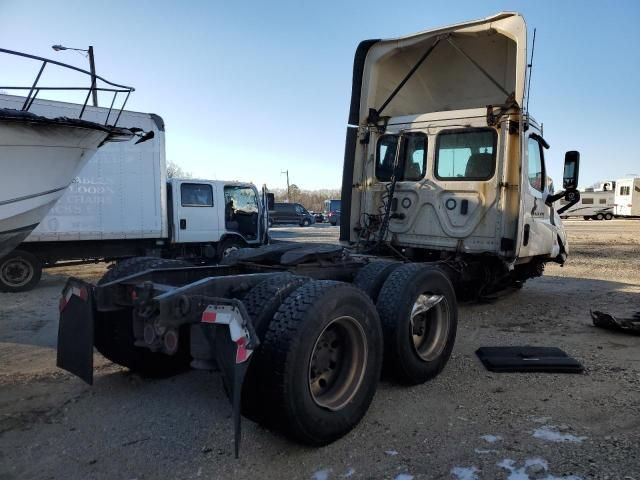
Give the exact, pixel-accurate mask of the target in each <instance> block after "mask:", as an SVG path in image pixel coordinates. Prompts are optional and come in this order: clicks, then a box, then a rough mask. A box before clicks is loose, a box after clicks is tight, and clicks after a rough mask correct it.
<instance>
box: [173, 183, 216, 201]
mask: <svg viewBox="0 0 640 480" xmlns="http://www.w3.org/2000/svg"><path fill="white" fill-rule="evenodd" d="M180 203H181V205H182V206H183V207H213V189H212V188H211V185H206V184H203V183H183V184H182V185H180Z"/></svg>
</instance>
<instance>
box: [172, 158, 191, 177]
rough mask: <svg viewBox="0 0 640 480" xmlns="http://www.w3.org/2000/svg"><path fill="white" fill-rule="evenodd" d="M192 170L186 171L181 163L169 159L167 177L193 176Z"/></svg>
mask: <svg viewBox="0 0 640 480" xmlns="http://www.w3.org/2000/svg"><path fill="white" fill-rule="evenodd" d="M192 176H193V175H192V174H191V172H186V171H184V170H183V169H182V167H181V166H180V165H178V164H177V163H175V162H172V161H171V160H169V161H168V162H167V178H191V177H192Z"/></svg>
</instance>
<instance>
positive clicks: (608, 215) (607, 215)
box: [604, 213, 613, 220]
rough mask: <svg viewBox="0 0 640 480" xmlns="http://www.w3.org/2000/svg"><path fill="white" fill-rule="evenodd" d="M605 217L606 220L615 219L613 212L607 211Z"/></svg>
mask: <svg viewBox="0 0 640 480" xmlns="http://www.w3.org/2000/svg"><path fill="white" fill-rule="evenodd" d="M604 219H605V220H611V219H613V213H605V214H604Z"/></svg>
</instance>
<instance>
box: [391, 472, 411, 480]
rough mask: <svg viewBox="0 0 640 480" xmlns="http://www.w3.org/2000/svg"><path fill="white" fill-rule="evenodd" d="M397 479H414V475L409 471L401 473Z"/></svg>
mask: <svg viewBox="0 0 640 480" xmlns="http://www.w3.org/2000/svg"><path fill="white" fill-rule="evenodd" d="M395 480H413V475H409V474H408V473H401V474H400V475H398V476H397V477H396V478H395Z"/></svg>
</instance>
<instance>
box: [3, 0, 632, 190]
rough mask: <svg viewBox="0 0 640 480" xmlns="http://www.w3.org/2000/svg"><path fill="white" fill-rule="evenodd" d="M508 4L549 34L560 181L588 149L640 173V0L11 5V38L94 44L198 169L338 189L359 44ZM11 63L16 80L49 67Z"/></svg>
mask: <svg viewBox="0 0 640 480" xmlns="http://www.w3.org/2000/svg"><path fill="white" fill-rule="evenodd" d="M502 10H509V11H519V12H520V13H522V14H523V15H524V16H525V20H526V21H527V24H528V27H529V30H530V34H531V33H532V32H533V27H536V28H537V40H536V48H535V59H534V71H533V77H532V79H533V80H532V94H531V103H530V109H531V112H532V114H533V116H534V117H536V118H537V119H538V120H539V121H541V122H543V123H544V134H545V138H546V139H547V141H548V142H549V143H550V144H551V150H550V152H549V154H548V157H547V159H548V170H549V171H550V172H551V174H552V176H553V177H554V178H555V179H556V184H558V183H560V178H561V167H562V162H563V158H564V152H565V151H566V150H574V149H575V150H579V151H580V152H581V153H582V164H581V172H580V173H581V182H580V183H581V185H590V184H592V183H594V182H596V181H598V180H604V179H615V178H618V177H622V176H624V175H626V174H629V173H636V174H638V175H640V153H639V152H640V147H639V146H638V142H640V127H639V126H638V121H637V117H636V115H638V111H639V107H640V92H639V88H638V86H639V85H640V54H639V53H638V52H639V51H640V28H638V25H640V1H635V0H630V1H626V2H623V1H610V2H604V1H601V2H589V1H549V2H545V1H535V2H534V1H530V2H521V1H482V2H479V1H476V0H474V1H461V0H456V1H451V0H448V1H425V0H419V1H406V0H405V1H403V2H389V1H373V0H372V1H367V2H364V1H352V2H346V1H336V2H332V1H316V2H307V1H287V2H278V1H275V0H273V1H261V2H258V1H256V2H249V1H245V2H240V1H235V2H229V1H226V2H225V1H182V2H173V1H158V0H153V1H147V0H138V1H135V2H118V1H109V2H89V1H86V0H85V1H65V0H57V1H41V2H36V1H25V0H0V46H1V47H3V48H8V49H13V50H19V51H23V52H27V53H32V54H35V55H40V56H46V57H51V58H54V59H59V60H61V61H64V62H68V63H72V64H74V65H77V66H81V67H86V66H87V65H88V62H87V59H86V58H85V57H83V56H82V55H80V54H78V53H75V52H69V51H66V52H54V51H53V50H52V49H51V45H53V44H63V45H66V46H71V47H79V48H86V47H87V46H88V45H93V46H94V48H95V55H96V64H97V70H98V73H99V74H101V75H102V76H104V77H106V78H107V79H110V80H113V81H115V82H120V83H123V84H126V85H133V86H134V87H135V88H136V92H135V93H134V94H133V96H132V97H131V99H130V102H129V104H128V108H129V109H132V110H138V111H144V112H154V113H157V114H159V115H161V116H162V117H163V118H164V120H165V122H166V126H167V158H168V159H170V160H173V161H174V162H176V163H178V164H180V165H181V166H182V167H183V168H184V169H185V170H188V171H191V172H193V173H194V174H195V175H196V176H198V177H202V178H217V179H239V180H246V181H253V182H255V183H256V184H262V183H267V184H268V185H269V187H271V188H277V187H282V186H284V185H285V181H286V180H285V176H284V175H282V174H281V173H280V172H281V171H282V170H286V169H288V170H289V173H290V177H291V182H292V183H296V184H298V185H299V186H300V187H302V188H325V187H326V188H337V187H339V186H340V184H341V176H342V159H343V154H344V133H345V127H346V121H347V113H348V108H349V99H350V94H351V73H352V63H353V54H354V52H355V48H356V46H357V45H358V43H359V42H360V41H361V40H363V39H367V38H389V37H396V36H400V35H405V34H409V33H413V32H416V31H420V30H424V29H428V28H433V27H438V26H441V25H447V24H451V23H456V22H460V21H466V20H472V19H477V18H481V17H486V16H489V15H492V14H494V13H496V12H499V11H502ZM3 62H4V59H3V56H1V55H0V84H5V85H6V84H18V83H22V84H24V83H28V82H30V81H32V78H33V76H34V75H35V73H36V72H35V71H34V67H33V66H32V67H31V69H30V70H28V71H27V70H22V69H18V68H7V67H6V65H7V64H6V63H3ZM3 65H4V67H3ZM25 74H27V75H26V76H25ZM26 77H29V78H26ZM49 79H50V80H55V78H52V77H49ZM52 83H53V82H52ZM82 100H84V99H82ZM82 100H80V102H81V101H82ZM104 102H106V99H105V100H104V101H103V103H104Z"/></svg>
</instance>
